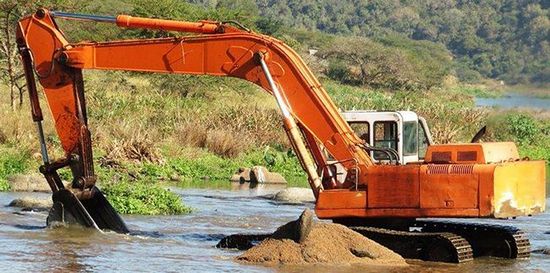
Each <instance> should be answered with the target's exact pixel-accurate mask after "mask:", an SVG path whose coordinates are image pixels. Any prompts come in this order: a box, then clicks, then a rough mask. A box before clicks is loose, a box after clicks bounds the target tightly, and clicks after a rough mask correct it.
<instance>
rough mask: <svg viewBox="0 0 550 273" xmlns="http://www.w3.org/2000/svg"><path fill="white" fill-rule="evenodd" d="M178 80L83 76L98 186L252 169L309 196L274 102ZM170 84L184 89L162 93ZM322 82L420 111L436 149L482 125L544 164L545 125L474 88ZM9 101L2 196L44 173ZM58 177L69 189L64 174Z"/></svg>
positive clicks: (28, 126) (358, 102) (213, 83)
mask: <svg viewBox="0 0 550 273" xmlns="http://www.w3.org/2000/svg"><path fill="white" fill-rule="evenodd" d="M181 78H182V77H175V76H158V75H144V74H135V73H122V72H97V71H93V72H86V77H85V79H86V81H85V84H86V88H87V99H88V104H89V116H90V118H89V120H90V128H91V130H92V139H93V144H94V161H95V164H96V166H95V170H96V173H97V175H98V177H99V185H100V186H101V187H105V188H106V189H107V187H111V186H113V185H116V184H118V183H122V184H124V185H129V188H131V185H133V184H134V183H136V184H137V185H142V184H143V185H148V186H149V187H150V186H152V185H159V183H173V184H176V185H177V184H181V185H185V184H190V183H191V184H195V185H196V186H201V185H208V184H210V183H214V182H220V181H222V183H228V184H229V182H228V180H229V178H230V177H231V175H233V174H234V173H235V172H236V171H237V170H238V169H239V168H241V167H252V166H256V165H260V166H266V167H267V168H268V169H269V170H270V171H274V172H278V173H280V174H281V175H283V177H284V178H285V179H286V180H287V181H288V185H289V186H297V187H308V183H307V180H306V176H305V174H304V173H303V171H302V169H301V167H300V165H299V162H298V160H297V158H296V157H295V155H294V154H293V152H292V151H291V150H290V147H289V144H288V141H287V140H286V136H285V134H284V131H283V130H282V129H281V127H280V118H279V114H278V112H277V109H276V106H275V103H274V100H273V98H271V97H270V96H269V95H267V94H266V93H265V92H264V91H263V90H260V89H259V88H258V87H256V86H254V85H251V84H248V83H243V82H241V81H238V80H235V79H225V78H213V77H200V78H199V77H183V80H182V79H181ZM172 81H178V82H180V83H181V84H182V86H181V87H176V86H174V85H167V83H172ZM321 81H322V84H323V86H324V87H325V89H326V90H327V92H328V93H329V95H330V96H331V97H332V98H333V99H334V101H335V103H336V104H337V105H338V106H339V107H340V108H341V109H346V110H350V109H366V110H370V109H374V110H380V109H384V110H403V109H410V110H413V111H416V112H417V113H419V114H420V115H421V116H423V117H425V118H426V120H427V121H428V124H429V126H430V129H431V131H432V134H433V137H434V140H435V141H436V142H437V143H447V142H468V141H469V140H470V139H471V138H472V136H473V135H474V134H475V133H476V132H477V131H478V130H479V128H481V127H482V126H483V125H488V128H489V130H488V134H487V136H486V137H485V138H484V139H483V140H484V141H514V142H516V143H517V144H518V148H519V151H520V154H521V156H522V157H529V158H531V159H544V160H547V161H550V136H549V135H550V133H549V132H550V118H547V117H544V116H542V117H541V116H539V115H537V113H536V112H529V111H523V110H521V111H518V110H502V109H500V110H497V109H492V108H489V109H484V108H477V107H476V106H475V102H474V99H473V95H472V94H473V93H474V91H468V90H471V89H472V88H473V87H470V86H466V85H455V86H452V87H447V88H442V89H435V90H431V91H424V92H420V91H418V92H407V91H396V92H390V91H385V90H376V89H369V88H365V87H354V86H350V85H343V84H340V83H337V82H335V81H331V80H327V79H321ZM105 86H109V88H108V89H105V88H104V87H105ZM180 88H182V89H180ZM476 88H477V87H476ZM4 89H5V87H3V86H0V90H2V91H3V90H4ZM178 90H185V92H183V91H178ZM5 100H7V98H6V97H5V96H4V97H0V113H1V114H3V118H2V119H1V120H0V190H8V187H7V183H6V179H7V178H8V177H9V176H11V175H14V174H18V173H35V172H36V170H37V169H38V166H39V165H40V164H41V159H40V153H39V152H40V151H39V147H38V141H37V139H36V136H35V135H36V133H35V127H34V124H33V123H32V120H31V119H30V117H28V115H29V114H28V113H29V112H30V110H29V107H28V104H27V103H25V104H23V106H22V107H21V109H18V110H15V111H13V110H11V109H10V107H9V104H8V103H7V101H5ZM42 105H43V106H45V105H46V103H45V102H44V101H43V102H42ZM27 117H28V118H27ZM45 133H46V141H47V145H48V149H49V151H50V155H51V157H53V158H58V157H61V156H62V155H63V152H62V151H61V149H60V146H59V141H58V140H57V136H56V133H55V132H54V130H53V126H52V122H51V120H50V119H49V118H48V117H47V115H46V120H45ZM61 176H62V178H64V179H65V180H70V174H69V172H68V171H67V170H64V171H62V172H61ZM107 190H108V189H107ZM116 192H120V191H116ZM158 193H161V191H158ZM138 195H139V193H138ZM117 200H122V199H113V200H112V201H113V202H117V203H118V202H121V201H117ZM115 206H117V205H115ZM125 211H127V210H125Z"/></svg>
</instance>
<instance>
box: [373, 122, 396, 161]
mask: <svg viewBox="0 0 550 273" xmlns="http://www.w3.org/2000/svg"><path fill="white" fill-rule="evenodd" d="M374 147H379V148H392V149H394V150H396V151H397V123H396V122H395V121H377V122H375V123H374ZM374 159H376V160H381V159H389V158H388V155H387V154H386V153H383V152H374Z"/></svg>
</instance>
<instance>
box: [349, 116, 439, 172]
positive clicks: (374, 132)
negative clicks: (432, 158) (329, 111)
mask: <svg viewBox="0 0 550 273" xmlns="http://www.w3.org/2000/svg"><path fill="white" fill-rule="evenodd" d="M342 116H343V117H344V119H345V120H346V121H347V122H348V124H349V125H350V127H351V129H353V131H354V132H355V134H357V136H359V138H361V139H362V140H363V141H365V143H366V144H368V145H369V146H371V147H376V148H386V149H393V150H395V152H396V153H397V155H398V162H399V164H402V165H404V164H408V163H412V162H419V161H421V160H423V159H424V157H425V155H426V150H427V149H428V146H430V145H432V144H433V141H432V136H431V133H430V130H429V128H428V124H427V123H426V120H425V119H424V118H423V117H420V116H418V115H417V114H416V113H415V112H412V111H395V112H390V111H365V110H354V111H347V112H343V113H342ZM370 156H371V157H372V158H373V159H374V162H376V163H388V162H389V158H388V155H387V154H386V153H382V152H380V151H370Z"/></svg>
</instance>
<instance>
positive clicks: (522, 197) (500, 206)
mask: <svg viewBox="0 0 550 273" xmlns="http://www.w3.org/2000/svg"><path fill="white" fill-rule="evenodd" d="M545 165H546V164H545V162H544V161H520V162H510V163H505V164H497V166H496V167H495V172H494V203H493V206H494V208H493V209H494V211H493V212H492V213H493V214H494V215H495V217H498V218H504V217H512V216H517V215H531V214H538V213H541V212H543V211H544V209H545V208H546V192H545V188H546V169H545Z"/></svg>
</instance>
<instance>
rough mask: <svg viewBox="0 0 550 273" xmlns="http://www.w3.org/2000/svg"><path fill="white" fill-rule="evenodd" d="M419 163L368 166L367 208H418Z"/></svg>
mask: <svg viewBox="0 0 550 273" xmlns="http://www.w3.org/2000/svg"><path fill="white" fill-rule="evenodd" d="M419 169H420V166H419V165H407V166H375V167H371V168H369V183H368V207H369V208H418V207H419V204H420V195H419V190H420V183H419Z"/></svg>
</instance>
